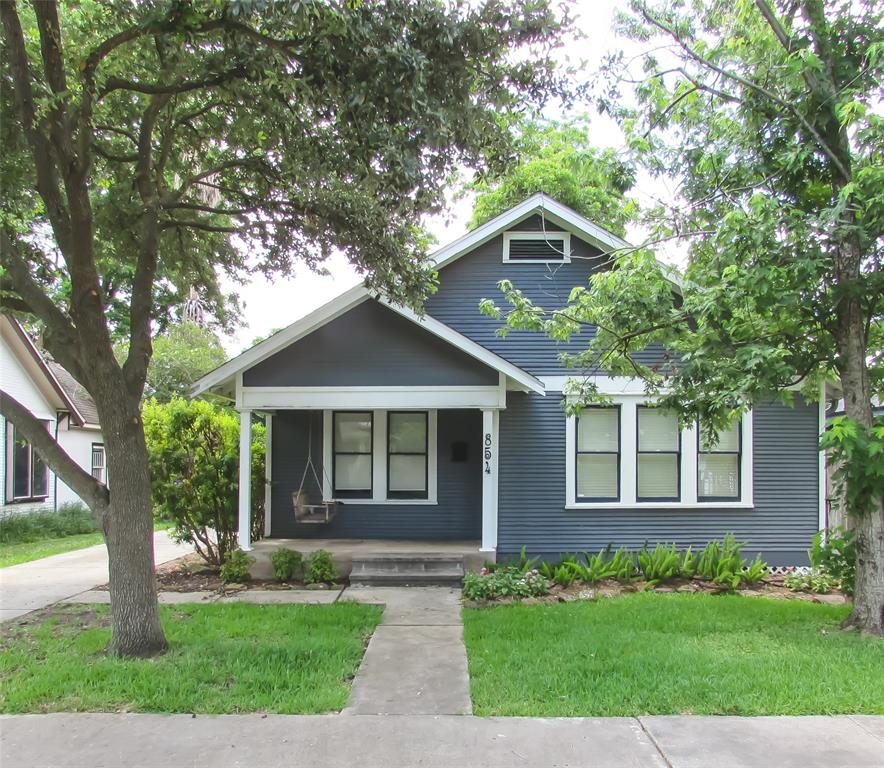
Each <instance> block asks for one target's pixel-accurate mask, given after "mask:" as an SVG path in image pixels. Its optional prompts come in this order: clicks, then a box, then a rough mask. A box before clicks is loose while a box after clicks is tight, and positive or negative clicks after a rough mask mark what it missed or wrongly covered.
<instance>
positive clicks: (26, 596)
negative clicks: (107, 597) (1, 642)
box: [0, 531, 193, 621]
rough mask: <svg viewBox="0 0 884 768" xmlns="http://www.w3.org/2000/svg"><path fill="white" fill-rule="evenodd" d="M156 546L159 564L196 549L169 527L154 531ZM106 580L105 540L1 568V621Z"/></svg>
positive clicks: (55, 601) (71, 595)
mask: <svg viewBox="0 0 884 768" xmlns="http://www.w3.org/2000/svg"><path fill="white" fill-rule="evenodd" d="M153 547H154V558H155V560H156V563H157V565H159V564H160V563H165V562H167V561H169V560H174V559H175V558H176V557H181V556H182V555H186V554H188V553H189V552H192V551H193V548H192V547H191V546H190V545H189V544H176V543H175V542H174V541H172V540H171V539H170V538H169V534H168V532H166V531H156V532H155V533H154V535H153ZM106 581H107V549H106V548H105V546H104V544H97V545H95V546H94V547H86V548H85V549H77V550H74V551H73V552H64V553H62V554H60V555H52V556H51V557H44V558H43V559H41V560H33V561H31V562H30V563H22V564H21V565H12V566H10V567H9V568H0V621H8V620H9V619H14V618H16V617H18V616H23V615H24V614H26V613H30V612H31V611H36V610H38V609H40V608H45V607H46V606H47V605H52V604H53V603H57V602H58V601H59V600H64V599H66V598H69V597H73V596H74V595H77V594H80V593H81V592H85V591H86V590H89V589H91V588H92V587H94V586H95V585H96V584H104V583H105V582H106Z"/></svg>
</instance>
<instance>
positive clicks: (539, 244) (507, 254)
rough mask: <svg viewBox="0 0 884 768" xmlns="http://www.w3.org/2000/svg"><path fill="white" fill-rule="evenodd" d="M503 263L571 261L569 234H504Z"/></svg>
mask: <svg viewBox="0 0 884 768" xmlns="http://www.w3.org/2000/svg"><path fill="white" fill-rule="evenodd" d="M503 260H504V262H505V263H506V262H523V263H524V262H528V263H532V262H542V263H546V262H559V263H567V262H569V261H571V233H570V232H504V234H503Z"/></svg>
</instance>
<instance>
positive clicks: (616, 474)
mask: <svg viewBox="0 0 884 768" xmlns="http://www.w3.org/2000/svg"><path fill="white" fill-rule="evenodd" d="M576 476H577V499H578V501H617V500H619V498H620V407H619V406H614V407H611V408H584V409H583V411H581V413H580V416H579V417H578V418H577V472H576Z"/></svg>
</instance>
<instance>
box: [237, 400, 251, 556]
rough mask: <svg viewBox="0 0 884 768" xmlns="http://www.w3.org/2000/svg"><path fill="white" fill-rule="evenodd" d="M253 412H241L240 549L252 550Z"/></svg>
mask: <svg viewBox="0 0 884 768" xmlns="http://www.w3.org/2000/svg"><path fill="white" fill-rule="evenodd" d="M251 518H252V412H251V411H248V410H243V411H240V412H239V548H240V549H242V550H245V551H248V550H250V549H251V548H252V528H251V522H252V519H251Z"/></svg>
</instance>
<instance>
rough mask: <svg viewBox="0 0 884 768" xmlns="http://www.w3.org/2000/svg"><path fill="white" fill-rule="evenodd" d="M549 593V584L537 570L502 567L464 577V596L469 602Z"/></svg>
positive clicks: (468, 574)
mask: <svg viewBox="0 0 884 768" xmlns="http://www.w3.org/2000/svg"><path fill="white" fill-rule="evenodd" d="M547 592H549V582H548V581H547V580H546V579H545V578H544V577H543V576H541V575H540V572H539V571H538V570H537V569H536V568H532V569H531V570H528V571H524V572H523V571H522V570H521V569H520V568H518V567H517V566H512V565H510V566H501V567H499V568H496V569H495V570H493V571H491V570H489V569H488V568H481V569H480V570H479V572H478V573H476V572H475V571H471V572H469V573H467V574H466V576H464V580H463V595H464V597H465V598H466V599H467V600H492V599H494V598H496V597H517V598H519V597H539V596H540V595H545V594H547Z"/></svg>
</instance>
